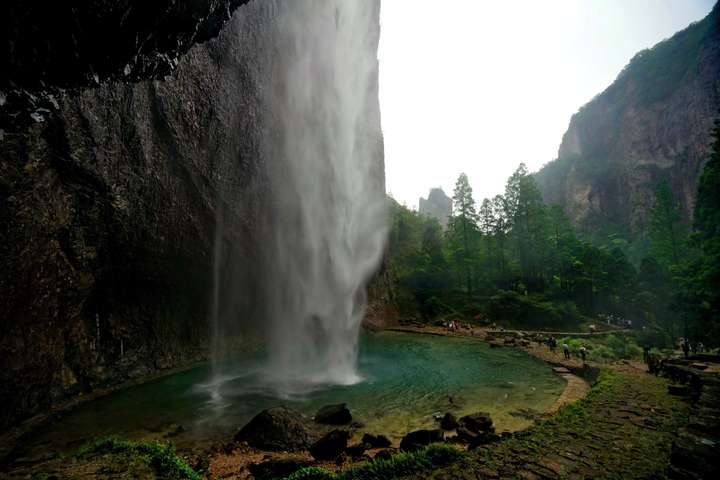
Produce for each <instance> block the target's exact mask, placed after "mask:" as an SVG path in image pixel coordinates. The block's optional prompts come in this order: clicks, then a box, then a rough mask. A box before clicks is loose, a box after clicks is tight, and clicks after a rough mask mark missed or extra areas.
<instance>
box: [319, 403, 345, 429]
mask: <svg viewBox="0 0 720 480" xmlns="http://www.w3.org/2000/svg"><path fill="white" fill-rule="evenodd" d="M315 421H316V422H317V423H324V424H325V425H347V424H348V423H350V422H351V421H352V415H351V414H350V410H348V408H347V407H346V406H345V404H344V403H338V404H337V405H325V406H324V407H322V408H321V409H320V410H318V412H317V413H316V414H315Z"/></svg>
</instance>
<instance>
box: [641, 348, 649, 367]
mask: <svg viewBox="0 0 720 480" xmlns="http://www.w3.org/2000/svg"><path fill="white" fill-rule="evenodd" d="M643 362H645V364H646V365H650V345H648V344H647V343H646V344H645V346H644V347H643Z"/></svg>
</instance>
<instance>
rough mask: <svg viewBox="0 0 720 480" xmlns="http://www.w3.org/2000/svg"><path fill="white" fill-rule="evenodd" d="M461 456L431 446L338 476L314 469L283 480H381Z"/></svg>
mask: <svg viewBox="0 0 720 480" xmlns="http://www.w3.org/2000/svg"><path fill="white" fill-rule="evenodd" d="M465 456H466V454H465V453H463V452H461V451H460V450H458V449H457V448H455V447H453V446H450V445H444V444H435V445H430V446H428V447H427V448H425V449H423V450H418V451H416V452H404V453H399V454H397V455H393V456H392V457H390V458H388V459H377V460H372V461H370V462H367V463H364V464H362V465H360V466H357V467H353V468H349V469H347V470H345V471H342V472H340V473H332V472H329V471H327V470H324V469H322V468H317V467H309V468H303V469H302V470H298V471H297V472H295V473H293V474H292V475H290V476H289V477H288V478H287V480H384V479H387V478H395V477H402V476H408V475H414V474H417V473H420V472H424V471H429V470H432V469H434V468H438V467H444V466H447V465H450V464H451V463H454V462H456V461H458V460H461V459H462V458H464V457H465Z"/></svg>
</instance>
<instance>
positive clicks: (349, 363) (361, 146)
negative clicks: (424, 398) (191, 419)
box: [212, 0, 386, 395]
mask: <svg viewBox="0 0 720 480" xmlns="http://www.w3.org/2000/svg"><path fill="white" fill-rule="evenodd" d="M248 7H252V8H256V9H258V12H254V13H253V15H256V19H257V21H260V22H262V23H263V29H264V30H265V33H266V35H265V36H264V37H263V41H262V42H258V43H259V46H258V48H259V49H261V50H262V51H259V52H258V54H259V55H263V56H264V58H266V59H267V63H264V64H263V67H262V68H261V69H260V70H258V71H256V72H251V75H254V78H253V82H254V85H256V86H257V88H258V90H259V94H258V98H259V102H260V103H261V105H260V108H259V109H258V111H259V112H260V116H261V118H260V119H259V122H260V123H261V124H262V126H263V127H262V128H263V132H264V135H263V138H262V139H261V141H260V155H261V156H262V158H263V161H262V163H263V165H264V166H265V168H266V185H264V188H265V190H266V195H265V197H267V198H265V200H266V202H267V205H266V207H267V208H266V209H267V211H268V218H267V219H266V221H265V223H264V225H261V226H260V227H259V229H260V230H262V234H261V235H260V237H262V238H261V241H260V242H259V243H260V245H259V247H258V249H259V252H258V254H259V255H260V259H261V262H260V265H261V266H262V269H261V270H262V272H261V274H260V275H258V278H257V281H258V282H261V283H262V288H261V289H260V290H261V291H262V295H260V296H259V297H258V299H257V302H262V303H263V304H264V305H263V309H262V311H263V312H264V315H262V317H264V318H261V319H259V321H261V322H263V328H264V330H265V333H266V338H267V349H268V362H267V365H266V366H265V367H264V368H263V370H262V377H263V379H264V381H266V382H268V383H269V384H270V385H271V387H272V388H273V390H275V392H276V393H279V394H281V395H291V394H293V393H298V392H305V391H308V390H312V389H314V388H318V387H321V386H325V385H332V384H350V383H355V382H356V381H358V380H359V376H358V374H357V372H356V364H357V349H358V347H357V344H358V336H359V329H360V322H361V320H362V317H363V315H364V308H365V300H366V299H365V285H366V282H367V281H368V279H369V277H370V276H371V275H372V274H373V273H374V271H375V270H376V269H377V267H378V264H379V261H380V258H381V256H382V252H383V249H384V242H385V237H386V227H385V205H386V203H385V190H384V172H383V145H382V135H381V133H380V131H379V124H380V119H379V106H378V84H377V81H378V75H377V73H378V72H377V69H378V64H377V41H378V35H379V31H378V28H379V27H378V26H379V22H378V17H379V1H378V0H363V1H344V0H335V1H328V0H275V1H271V2H261V4H255V5H254V6H253V4H250V5H248ZM222 225H223V222H222V216H218V232H217V233H216V235H217V236H218V240H217V241H216V245H215V255H216V262H215V272H214V281H215V285H216V287H215V292H214V296H213V299H212V310H213V320H212V325H213V341H212V348H213V351H214V352H215V355H214V356H215V358H216V359H217V358H218V357H219V356H220V354H219V353H218V352H219V351H220V350H221V349H222V348H224V347H222V345H223V340H224V338H223V337H224V336H225V332H226V330H227V323H226V322H232V321H236V319H237V318H240V317H242V315H243V312H237V315H233V314H232V309H227V308H223V305H226V304H228V298H225V299H223V298H221V296H223V295H224V296H232V295H234V294H235V292H233V291H232V290H231V289H228V288H221V287H223V286H222V285H221V284H222V282H223V281H224V280H223V279H224V278H225V277H226V276H227V275H225V274H223V272H222V270H223V269H224V268H225V266H224V263H225V259H224V258H223V256H224V252H223V242H222V241H221V240H220V238H221V237H222V236H223V235H224V232H223V226H222ZM226 228H227V227H226ZM221 258H222V259H221ZM228 312H231V313H230V314H228ZM213 367H214V368H215V377H216V380H220V379H221V378H227V376H232V373H233V372H221V371H220V370H221V369H220V368H219V362H218V361H217V360H216V361H214V362H213ZM214 383H215V384H216V385H217V384H218V383H222V381H221V380H220V381H218V382H214ZM213 393H214V395H217V394H218V390H217V389H213Z"/></svg>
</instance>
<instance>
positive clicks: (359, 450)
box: [345, 442, 372, 458]
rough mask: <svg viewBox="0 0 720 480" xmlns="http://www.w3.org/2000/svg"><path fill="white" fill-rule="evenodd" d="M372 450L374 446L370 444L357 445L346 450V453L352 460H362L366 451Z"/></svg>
mask: <svg viewBox="0 0 720 480" xmlns="http://www.w3.org/2000/svg"><path fill="white" fill-rule="evenodd" d="M371 448H372V445H370V444H369V443H363V442H361V443H356V444H355V445H350V446H349V447H347V448H346V449H345V453H347V454H348V455H349V456H350V457H351V458H360V457H362V456H363V455H364V454H365V451H366V450H370V449H371Z"/></svg>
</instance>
